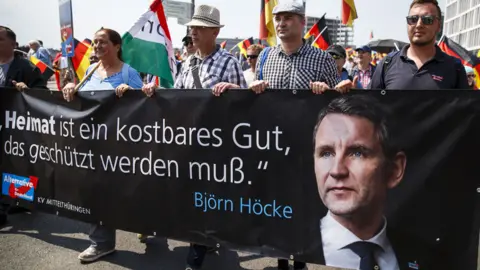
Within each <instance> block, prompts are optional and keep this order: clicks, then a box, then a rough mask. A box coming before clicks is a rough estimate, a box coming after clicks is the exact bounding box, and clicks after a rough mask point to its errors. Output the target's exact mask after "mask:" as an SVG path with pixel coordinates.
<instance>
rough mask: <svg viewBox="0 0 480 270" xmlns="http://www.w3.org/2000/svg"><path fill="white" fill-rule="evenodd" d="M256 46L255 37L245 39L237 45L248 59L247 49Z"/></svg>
mask: <svg viewBox="0 0 480 270" xmlns="http://www.w3.org/2000/svg"><path fill="white" fill-rule="evenodd" d="M253 44H254V41H253V37H251V38H248V39H245V40H243V41H241V42H239V43H238V44H237V47H238V48H239V49H240V53H242V54H243V56H245V57H247V49H248V47H250V46H251V45H253Z"/></svg>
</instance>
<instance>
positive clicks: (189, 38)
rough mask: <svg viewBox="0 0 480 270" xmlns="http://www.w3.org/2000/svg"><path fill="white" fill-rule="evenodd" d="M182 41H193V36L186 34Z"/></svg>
mask: <svg viewBox="0 0 480 270" xmlns="http://www.w3.org/2000/svg"><path fill="white" fill-rule="evenodd" d="M182 42H183V43H190V42H192V37H191V36H185V37H184V38H183V39H182Z"/></svg>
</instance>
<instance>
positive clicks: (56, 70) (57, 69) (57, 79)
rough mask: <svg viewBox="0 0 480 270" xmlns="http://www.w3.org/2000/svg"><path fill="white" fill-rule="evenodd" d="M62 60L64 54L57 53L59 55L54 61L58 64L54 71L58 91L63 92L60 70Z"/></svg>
mask: <svg viewBox="0 0 480 270" xmlns="http://www.w3.org/2000/svg"><path fill="white" fill-rule="evenodd" d="M61 58H62V54H61V53H57V55H56V56H55V59H54V60H53V63H56V65H57V67H56V68H55V70H54V71H55V81H56V82H57V88H58V90H62V86H61V80H60V69H59V67H58V66H59V65H60V61H61ZM54 66H55V65H54Z"/></svg>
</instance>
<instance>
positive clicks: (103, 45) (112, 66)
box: [63, 28, 143, 101]
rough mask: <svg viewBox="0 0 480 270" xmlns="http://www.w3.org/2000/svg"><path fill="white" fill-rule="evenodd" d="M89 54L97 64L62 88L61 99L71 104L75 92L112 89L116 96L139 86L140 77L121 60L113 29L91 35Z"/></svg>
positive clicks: (120, 43)
mask: <svg viewBox="0 0 480 270" xmlns="http://www.w3.org/2000/svg"><path fill="white" fill-rule="evenodd" d="M92 45H93V51H94V53H95V55H96V57H97V58H98V60H99V62H98V63H95V64H93V65H91V66H90V67H89V68H88V69H87V74H86V75H85V77H84V78H83V80H82V81H81V82H80V83H79V84H78V85H75V84H73V83H69V84H67V85H66V86H65V87H64V88H63V96H64V98H65V100H67V101H71V100H73V97H74V95H75V93H76V92H77V91H96V90H113V89H115V92H116V93H117V95H118V96H119V97H121V96H122V95H123V93H125V91H127V90H129V89H140V88H142V86H143V82H142V78H141V77H140V74H139V73H138V72H137V71H136V70H135V69H133V68H132V67H130V66H129V65H128V64H126V63H124V62H123V60H122V48H121V46H122V37H121V36H120V34H119V33H117V32H116V31H114V30H111V29H107V28H102V29H100V30H99V31H97V33H95V38H94V40H93V44H92Z"/></svg>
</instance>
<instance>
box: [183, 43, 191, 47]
mask: <svg viewBox="0 0 480 270" xmlns="http://www.w3.org/2000/svg"><path fill="white" fill-rule="evenodd" d="M188 45H193V42H184V43H183V46H184V47H188Z"/></svg>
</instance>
